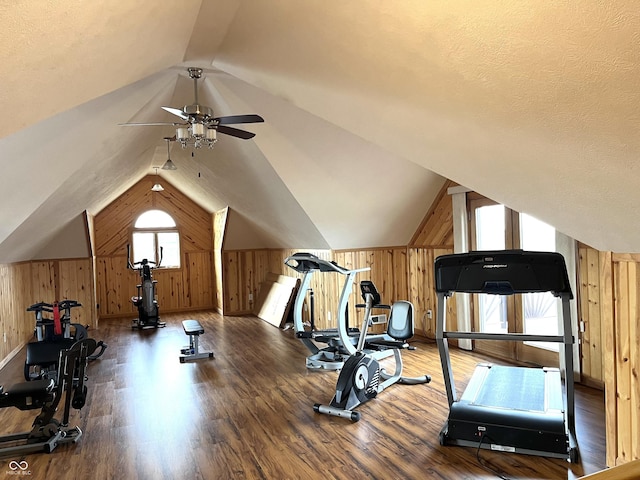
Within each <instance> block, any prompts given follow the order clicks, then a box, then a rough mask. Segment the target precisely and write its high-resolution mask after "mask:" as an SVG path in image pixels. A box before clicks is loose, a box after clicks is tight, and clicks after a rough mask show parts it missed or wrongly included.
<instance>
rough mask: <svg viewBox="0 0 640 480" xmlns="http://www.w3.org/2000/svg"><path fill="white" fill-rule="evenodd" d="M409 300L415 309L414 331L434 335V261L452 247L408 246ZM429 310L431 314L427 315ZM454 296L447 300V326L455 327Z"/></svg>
mask: <svg viewBox="0 0 640 480" xmlns="http://www.w3.org/2000/svg"><path fill="white" fill-rule="evenodd" d="M408 252H409V253H408V257H409V267H408V269H409V285H410V288H409V301H411V302H412V303H413V305H414V307H415V310H416V332H417V333H419V334H421V335H423V336H425V337H429V338H435V335H436V315H437V311H438V305H437V297H436V292H435V280H434V269H433V266H434V262H435V259H436V258H437V257H439V256H440V255H447V254H450V253H453V248H413V247H412V248H409V249H408ZM429 311H431V315H429ZM456 325H457V320H456V309H455V297H454V298H452V299H451V301H449V302H447V328H450V329H452V330H455V329H456V328H457V327H456Z"/></svg>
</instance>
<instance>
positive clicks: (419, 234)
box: [409, 181, 455, 248]
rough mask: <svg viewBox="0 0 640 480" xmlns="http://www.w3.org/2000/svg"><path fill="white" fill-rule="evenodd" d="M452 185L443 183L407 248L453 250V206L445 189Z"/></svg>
mask: <svg viewBox="0 0 640 480" xmlns="http://www.w3.org/2000/svg"><path fill="white" fill-rule="evenodd" d="M454 185H455V183H453V182H451V181H446V182H445V183H444V185H443V186H442V188H441V189H440V192H439V193H438V195H437V196H436V199H435V200H434V202H433V205H432V206H431V208H430V209H429V211H428V212H427V214H426V215H425V217H424V219H423V220H422V223H421V224H420V227H418V229H417V230H416V233H415V234H414V236H413V238H412V239H411V241H410V242H409V246H412V247H440V246H447V247H451V248H453V205H452V203H451V196H450V195H449V194H448V193H447V189H448V188H449V187H451V186H454Z"/></svg>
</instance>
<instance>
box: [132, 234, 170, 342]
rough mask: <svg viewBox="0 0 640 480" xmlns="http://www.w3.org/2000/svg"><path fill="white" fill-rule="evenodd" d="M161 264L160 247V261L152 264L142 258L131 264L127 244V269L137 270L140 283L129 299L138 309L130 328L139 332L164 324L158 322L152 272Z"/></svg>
mask: <svg viewBox="0 0 640 480" xmlns="http://www.w3.org/2000/svg"><path fill="white" fill-rule="evenodd" d="M161 263H162V247H160V261H159V262H158V263H157V264H156V262H152V261H150V260H147V259H146V258H143V259H142V260H141V261H140V262H134V263H132V262H131V246H130V245H128V244H127V268H129V269H131V270H137V271H138V273H139V274H140V280H141V283H139V284H138V285H136V287H137V289H138V294H137V295H136V296H134V297H131V303H133V305H134V306H135V307H136V308H137V309H138V318H136V319H134V320H133V322H132V325H131V328H137V329H139V330H142V329H145V328H158V327H164V326H165V325H166V323H165V322H161V321H160V313H159V307H158V302H157V301H156V283H158V281H157V280H154V279H153V274H152V271H153V269H154V268H157V267H159V266H160V264H161Z"/></svg>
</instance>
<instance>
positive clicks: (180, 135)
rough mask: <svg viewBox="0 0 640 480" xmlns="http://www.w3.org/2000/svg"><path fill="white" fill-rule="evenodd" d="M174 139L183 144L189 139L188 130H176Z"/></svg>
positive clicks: (184, 128)
mask: <svg viewBox="0 0 640 480" xmlns="http://www.w3.org/2000/svg"><path fill="white" fill-rule="evenodd" d="M176 139H177V140H178V141H179V142H181V143H182V142H184V141H186V140H188V139H189V129H188V128H186V127H179V128H176Z"/></svg>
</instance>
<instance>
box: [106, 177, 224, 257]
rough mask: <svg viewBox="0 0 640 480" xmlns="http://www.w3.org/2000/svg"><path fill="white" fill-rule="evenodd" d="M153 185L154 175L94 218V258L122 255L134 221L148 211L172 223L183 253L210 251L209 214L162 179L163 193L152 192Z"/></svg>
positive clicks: (210, 230)
mask: <svg viewBox="0 0 640 480" xmlns="http://www.w3.org/2000/svg"><path fill="white" fill-rule="evenodd" d="M155 181H156V177H155V176H154V175H149V176H147V177H144V178H143V179H142V180H140V181H139V182H138V183H136V184H135V185H134V186H133V187H131V188H130V189H129V190H127V191H126V192H125V193H123V194H122V195H121V196H120V197H118V198H117V199H116V200H115V201H113V202H112V203H111V204H109V205H108V206H107V207H105V208H104V209H103V210H102V211H101V212H100V213H98V214H97V215H96V216H95V218H94V228H95V243H96V256H97V257H113V256H119V255H126V251H127V244H128V243H131V238H130V236H131V231H132V229H133V224H134V222H135V220H136V219H137V218H138V216H140V214H142V213H144V212H146V211H147V210H151V209H160V210H164V211H165V212H167V213H168V214H169V215H171V216H172V217H173V219H174V220H175V221H176V225H177V228H178V231H179V232H180V244H181V245H180V246H181V249H182V251H183V252H192V251H195V252H197V251H211V248H212V244H213V227H212V221H211V214H210V213H208V212H207V211H206V210H204V209H203V208H201V207H200V206H198V205H197V204H196V203H194V202H193V201H191V200H190V199H189V198H188V197H187V196H186V195H184V194H183V193H181V192H180V191H179V190H178V189H176V188H175V187H174V186H173V185H171V184H170V183H169V182H167V181H166V180H164V179H163V180H162V185H163V186H164V191H162V192H152V191H151V187H152V185H153V183H154V182H155Z"/></svg>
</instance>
